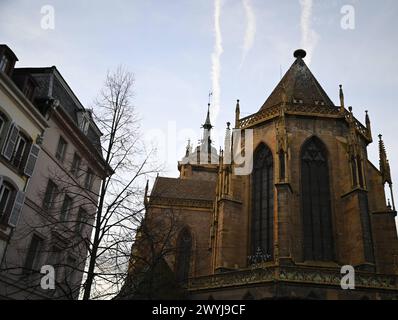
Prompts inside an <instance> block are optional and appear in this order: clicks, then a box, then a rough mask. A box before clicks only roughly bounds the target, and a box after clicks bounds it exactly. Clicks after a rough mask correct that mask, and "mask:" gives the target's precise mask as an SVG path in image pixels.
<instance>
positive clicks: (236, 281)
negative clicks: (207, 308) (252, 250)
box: [188, 266, 398, 293]
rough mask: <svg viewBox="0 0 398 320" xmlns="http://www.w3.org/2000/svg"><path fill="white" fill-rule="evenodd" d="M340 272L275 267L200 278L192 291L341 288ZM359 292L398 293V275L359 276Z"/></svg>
mask: <svg viewBox="0 0 398 320" xmlns="http://www.w3.org/2000/svg"><path fill="white" fill-rule="evenodd" d="M342 276H343V275H342V274H341V273H340V269H339V268H314V267H303V266H283V267H278V266H273V267H267V268H258V269H253V270H249V269H246V270H241V271H233V272H226V273H221V274H215V275H211V276H204V277H197V278H192V279H190V280H189V283H188V290H189V291H201V290H208V289H218V288H226V287H239V286H247V285H262V284H267V283H271V282H282V283H283V282H289V283H301V284H307V285H317V286H319V285H323V286H331V287H338V288H340V281H341V278H342ZM355 288H362V289H375V290H391V291H394V292H395V291H396V292H397V293H398V275H385V274H376V273H369V272H360V271H356V272H355Z"/></svg>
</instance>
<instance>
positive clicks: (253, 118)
mask: <svg viewBox="0 0 398 320" xmlns="http://www.w3.org/2000/svg"><path fill="white" fill-rule="evenodd" d="M281 105H282V104H281V103H280V104H277V105H274V106H272V107H270V108H265V109H263V110H260V111H258V112H256V113H254V114H252V115H250V116H247V117H245V118H242V119H240V120H239V128H241V129H244V128H250V127H253V126H255V125H257V124H260V123H262V122H265V121H268V120H271V119H273V118H277V117H279V116H280V108H281ZM340 110H341V108H338V107H333V108H332V107H330V106H326V105H305V104H298V103H286V104H285V110H284V113H285V114H286V115H298V116H312V117H321V118H336V119H338V118H340V119H344V120H345V121H346V122H347V123H349V122H350V121H352V124H353V127H354V128H355V131H356V132H357V133H358V134H359V135H361V136H362V137H363V138H364V139H365V141H367V142H368V143H370V142H372V138H371V137H370V134H369V131H368V129H367V128H366V127H365V126H364V125H363V124H362V123H361V122H360V121H359V120H357V119H356V118H355V117H353V116H352V118H350V117H351V115H350V112H348V111H347V110H344V112H343V113H342V112H340ZM350 119H351V120H350Z"/></svg>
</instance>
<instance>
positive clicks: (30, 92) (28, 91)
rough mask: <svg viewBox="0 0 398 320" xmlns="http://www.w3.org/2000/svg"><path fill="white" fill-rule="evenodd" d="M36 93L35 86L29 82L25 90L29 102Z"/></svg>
mask: <svg viewBox="0 0 398 320" xmlns="http://www.w3.org/2000/svg"><path fill="white" fill-rule="evenodd" d="M34 92H35V85H34V84H33V83H32V81H28V82H27V83H26V86H25V90H24V93H25V96H26V98H28V100H30V101H32V98H33V94H34Z"/></svg>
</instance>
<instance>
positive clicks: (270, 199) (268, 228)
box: [251, 144, 274, 262]
mask: <svg viewBox="0 0 398 320" xmlns="http://www.w3.org/2000/svg"><path fill="white" fill-rule="evenodd" d="M273 167H274V166H273V158H272V152H271V150H270V149H269V148H268V147H267V146H265V145H264V144H261V145H260V146H259V147H258V148H257V149H256V151H255V152H254V159H253V173H252V216H251V256H252V257H253V259H254V260H255V261H257V262H258V259H260V260H263V261H264V260H271V259H272V257H273V223H274V170H273ZM253 259H252V260H253ZM252 262H254V261H252Z"/></svg>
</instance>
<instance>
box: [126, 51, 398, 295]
mask: <svg viewBox="0 0 398 320" xmlns="http://www.w3.org/2000/svg"><path fill="white" fill-rule="evenodd" d="M305 55H306V53H305V51H304V50H297V51H296V52H295V54H294V56H295V61H294V63H293V64H292V66H291V67H290V69H289V70H288V71H287V73H286V74H285V75H284V77H283V78H282V79H281V81H280V83H279V84H278V85H277V86H276V88H275V89H274V91H273V92H272V93H271V95H270V96H269V97H268V99H267V100H266V101H265V103H264V104H263V105H262V106H261V108H260V109H259V111H258V112H256V113H255V114H252V115H250V116H248V117H245V118H240V105H239V100H238V102H237V105H236V110H235V113H236V119H235V126H234V130H232V131H233V134H232V135H231V130H230V129H229V124H228V128H227V134H226V139H225V146H224V150H223V151H221V152H220V154H217V152H216V151H215V150H214V149H213V148H212V147H211V135H210V130H211V128H212V126H211V124H210V121H209V120H208V119H207V120H206V122H205V124H204V125H203V128H204V130H205V133H204V138H203V140H202V142H201V144H200V145H199V146H198V147H197V148H196V149H195V150H193V151H192V150H191V147H190V146H188V147H187V153H186V155H185V157H184V159H183V160H182V161H180V162H179V164H178V168H179V171H180V177H179V178H164V177H158V178H157V179H156V181H155V183H154V185H153V188H152V192H151V194H148V195H147V197H146V199H145V202H146V206H147V212H146V222H144V224H145V225H146V226H145V227H146V229H151V225H154V221H155V222H156V221H162V220H167V219H169V218H168V217H169V216H170V213H172V214H173V215H174V217H175V218H174V219H173V221H178V223H176V224H175V225H176V230H175V233H174V234H173V236H171V237H170V239H168V240H167V241H168V246H170V247H173V248H175V250H174V251H172V250H170V251H169V253H167V254H164V255H163V256H162V258H164V261H166V262H167V269H168V271H164V272H173V273H174V274H175V279H176V281H177V282H179V283H180V284H181V286H182V287H184V288H185V289H186V292H187V295H188V297H189V298H190V299H286V298H287V299H397V298H398V238H397V229H396V224H395V216H396V210H395V204H394V199H393V193H392V181H391V174H390V166H389V163H388V159H387V154H386V150H385V147H384V143H383V141H382V137H381V136H380V137H379V142H378V143H379V150H380V165H379V168H376V167H375V166H374V165H373V164H372V163H371V162H370V161H369V160H368V155H367V146H368V145H369V144H370V143H372V142H373V136H372V132H371V123H370V119H369V116H368V114H367V113H366V115H365V125H363V124H362V123H361V122H360V121H359V120H357V119H356V118H355V117H354V114H353V111H352V108H351V107H350V108H348V109H347V108H346V106H345V103H344V93H343V89H342V87H341V86H340V105H338V106H336V105H335V104H334V103H333V102H332V101H331V99H330V98H329V97H328V95H327V94H326V92H325V91H324V90H323V89H322V87H321V86H320V84H319V83H318V81H317V80H316V78H315V77H314V76H313V74H312V73H311V71H310V70H309V68H308V67H307V65H306V64H305V62H304V57H305ZM204 150H207V152H208V153H207V156H204V157H203V156H202V154H203V151H204ZM239 157H240V158H242V157H243V158H244V162H245V163H243V162H241V161H237V160H238V158H239ZM203 159H205V161H203ZM200 160H201V161H200ZM247 164H250V165H249V167H250V169H251V170H250V171H248V172H245V171H242V170H239V169H242V167H244V166H245V165H247ZM385 185H388V186H389V187H390V189H391V194H388V197H389V199H390V200H387V199H386V195H385V189H384V187H385ZM140 237H142V235H139V236H138V240H140ZM144 242H145V240H144ZM137 252H140V251H139V249H137V247H135V248H133V253H135V254H137ZM141 254H144V255H145V254H148V253H147V251H145V250H142V251H141ZM136 261H137V259H132V263H131V265H130V275H131V277H132V278H134V272H137V267H135V266H134V263H136ZM347 265H348V266H352V267H353V268H354V270H355V289H354V290H343V289H342V287H341V279H342V277H343V276H344V274H342V273H341V270H342V267H343V266H347ZM130 296H131V297H133V296H134V294H132V295H130ZM166 297H167V295H166Z"/></svg>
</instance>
